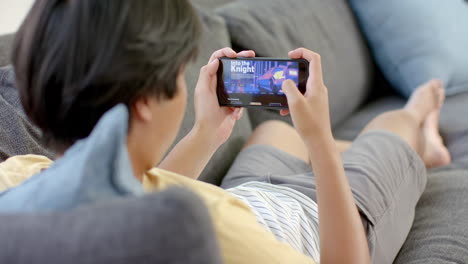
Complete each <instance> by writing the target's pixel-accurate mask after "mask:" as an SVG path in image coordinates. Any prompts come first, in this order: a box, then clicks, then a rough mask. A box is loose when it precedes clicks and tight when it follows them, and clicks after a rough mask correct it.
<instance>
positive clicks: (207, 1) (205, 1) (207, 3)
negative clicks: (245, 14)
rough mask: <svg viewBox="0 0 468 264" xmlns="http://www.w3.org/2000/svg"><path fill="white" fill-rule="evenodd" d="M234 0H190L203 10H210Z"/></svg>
mask: <svg viewBox="0 0 468 264" xmlns="http://www.w3.org/2000/svg"><path fill="white" fill-rule="evenodd" d="M233 1H235V0H192V3H193V4H194V5H195V6H197V7H199V8H202V9H204V10H212V9H215V8H218V7H220V6H223V5H225V4H227V3H230V2H233Z"/></svg>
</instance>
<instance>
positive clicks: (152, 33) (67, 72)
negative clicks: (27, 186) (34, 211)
mask: <svg viewBox="0 0 468 264" xmlns="http://www.w3.org/2000/svg"><path fill="white" fill-rule="evenodd" d="M200 35H201V25H200V22H199V18H198V16H197V14H196V11H195V10H194V8H193V7H192V6H191V4H190V3H189V1H188V0H131V1H129V0H99V1H96V0H76V1H66V0H37V1H36V3H35V4H34V6H33V8H32V9H31V11H30V13H29V14H28V16H27V18H26V20H25V21H24V23H23V25H22V26H21V28H20V30H19V32H18V33H17V37H16V43H15V49H14V53H13V62H14V67H15V72H16V78H17V85H18V90H19V93H20V97H21V101H22V104H23V106H24V109H25V111H26V113H27V115H28V116H29V118H30V119H31V120H32V121H33V122H34V123H35V124H36V125H37V126H39V127H40V128H41V130H42V131H43V134H44V138H45V140H46V141H47V142H48V143H49V144H50V146H51V147H53V148H54V149H55V150H57V151H59V152H63V151H64V150H66V149H67V148H68V147H69V146H71V145H72V144H73V143H74V142H75V141H77V140H79V139H82V138H85V137H87V136H88V135H89V134H90V132H91V131H92V129H93V128H94V126H95V124H96V123H97V121H98V120H99V119H100V117H101V116H102V115H103V114H104V113H105V112H106V111H108V110H109V109H110V108H112V107H113V106H115V105H117V104H119V103H124V104H126V105H127V106H128V107H129V109H130V111H131V123H130V126H131V128H130V133H132V132H133V130H136V131H135V133H136V134H138V136H140V137H142V138H141V141H146V144H147V146H148V147H151V146H152V145H151V143H154V144H156V143H158V144H161V146H160V147H161V148H162V151H166V150H167V147H168V146H169V145H170V144H171V143H172V141H173V140H174V137H175V135H176V134H177V130H178V128H179V126H180V122H181V119H182V117H183V113H184V110H185V102H186V87H185V80H184V68H185V65H186V64H187V63H188V62H189V61H190V60H191V59H192V58H193V57H194V56H196V53H197V48H198V43H199V39H200ZM156 113H157V114H156ZM151 128H153V129H156V130H157V131H154V133H152V134H151V133H149V132H151V131H150V130H151ZM155 137H158V138H155ZM169 141H170V142H169ZM153 147H154V146H153ZM165 147H166V149H164V148H165Z"/></svg>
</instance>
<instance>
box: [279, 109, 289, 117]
mask: <svg viewBox="0 0 468 264" xmlns="http://www.w3.org/2000/svg"><path fill="white" fill-rule="evenodd" d="M280 115H281V116H287V115H289V110H288V109H281V110H280Z"/></svg>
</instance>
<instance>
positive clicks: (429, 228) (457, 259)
mask: <svg viewBox="0 0 468 264" xmlns="http://www.w3.org/2000/svg"><path fill="white" fill-rule="evenodd" d="M467 204H468V170H453V169H451V170H442V171H439V172H433V173H431V174H430V175H429V180H428V183H427V187H426V191H425V192H424V194H423V196H422V197H421V200H420V201H419V203H418V205H417V210H416V217H415V221H414V224H413V227H412V230H411V232H410V234H409V236H408V238H407V241H406V243H405V244H404V246H403V248H402V250H401V251H400V254H399V256H398V257H397V259H396V261H395V263H397V264H400V263H401V264H426V263H447V264H448V263H468V224H467V219H468V207H467Z"/></svg>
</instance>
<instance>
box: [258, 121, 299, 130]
mask: <svg viewBox="0 0 468 264" xmlns="http://www.w3.org/2000/svg"><path fill="white" fill-rule="evenodd" d="M265 131H270V132H271V131H280V132H284V131H288V132H289V131H295V129H294V127H292V126H291V125H290V124H288V123H286V122H283V121H279V120H269V121H266V122H263V123H261V124H260V125H259V126H258V127H257V128H256V129H255V131H254V133H256V132H265Z"/></svg>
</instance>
